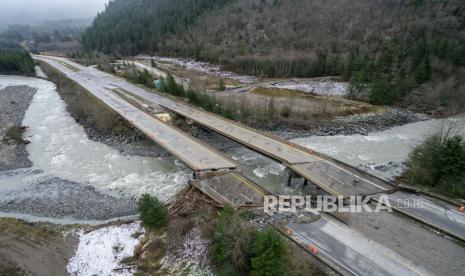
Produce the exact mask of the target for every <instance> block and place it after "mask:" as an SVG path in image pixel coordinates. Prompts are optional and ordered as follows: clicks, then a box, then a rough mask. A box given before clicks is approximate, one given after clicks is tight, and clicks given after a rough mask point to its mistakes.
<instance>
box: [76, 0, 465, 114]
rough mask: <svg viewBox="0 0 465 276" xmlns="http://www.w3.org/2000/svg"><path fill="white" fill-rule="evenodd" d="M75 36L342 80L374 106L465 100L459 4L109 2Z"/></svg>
mask: <svg viewBox="0 0 465 276" xmlns="http://www.w3.org/2000/svg"><path fill="white" fill-rule="evenodd" d="M82 40H83V45H84V47H85V49H87V50H98V51H103V52H107V53H113V54H119V55H132V54H138V53H149V54H151V53H156V54H161V55H171V56H184V57H193V58H196V59H200V60H206V61H213V62H219V63H222V64H223V65H224V66H225V67H227V68H229V69H231V70H234V71H237V72H241V73H246V74H254V75H259V76H267V77H289V76H296V77H314V76H326V75H340V76H342V77H343V78H344V79H346V80H350V81H351V82H352V84H353V86H352V87H353V89H352V90H351V92H352V93H351V94H350V95H349V96H351V97H353V98H366V99H368V100H370V101H371V102H374V103H379V104H393V103H396V104H406V105H410V104H412V103H415V105H416V106H419V107H421V106H428V105H431V106H432V107H433V108H439V109H441V108H442V109H444V105H446V106H449V104H450V103H453V104H456V103H454V102H452V101H449V100H447V101H446V102H444V98H447V99H449V98H454V99H455V98H457V99H459V100H460V96H463V95H464V94H465V87H464V84H463V80H459V78H460V74H461V72H462V71H461V70H463V69H461V67H463V66H465V2H464V1H463V0H289V1H284V0H217V1H215V0H171V1H170V0H115V1H113V2H110V4H109V5H108V8H107V9H106V11H105V12H103V13H102V14H100V15H99V16H97V18H96V19H95V20H94V23H93V26H92V27H91V28H90V29H88V31H87V32H86V33H85V34H84V35H83V39H82ZM451 89H453V90H454V91H455V92H454V93H459V94H458V95H455V94H454V93H452V94H454V95H449V94H450V92H451V91H450V90H451ZM457 91H458V92H457ZM428 93H429V94H428ZM448 93H449V94H448ZM425 96H427V98H425ZM444 96H447V97H444ZM464 98H465V97H464ZM425 100H427V101H425ZM463 101H465V100H463ZM463 101H462V102H463ZM428 108H429V109H431V107H428ZM455 112H458V111H455Z"/></svg>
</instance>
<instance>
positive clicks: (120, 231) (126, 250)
mask: <svg viewBox="0 0 465 276" xmlns="http://www.w3.org/2000/svg"><path fill="white" fill-rule="evenodd" d="M143 232H144V229H143V228H142V227H141V225H140V223H131V224H124V225H118V226H110V227H105V228H101V229H97V230H95V231H92V232H90V233H83V232H81V233H80V238H79V246H78V249H77V251H76V253H75V255H74V256H73V257H72V258H71V259H70V261H69V264H68V266H67V269H68V272H69V273H70V274H71V275H76V276H77V275H79V276H92V275H102V276H106V275H132V274H133V270H132V269H127V268H124V267H123V266H122V265H121V264H120V262H121V261H122V260H123V259H124V258H127V257H131V256H133V255H134V249H135V247H136V246H137V245H138V244H139V242H140V240H141V239H142V235H141V236H140V237H139V238H134V234H136V233H143Z"/></svg>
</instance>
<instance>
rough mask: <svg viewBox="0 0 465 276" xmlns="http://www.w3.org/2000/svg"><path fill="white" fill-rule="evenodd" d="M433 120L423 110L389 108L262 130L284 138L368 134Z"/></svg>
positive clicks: (263, 128)
mask: <svg viewBox="0 0 465 276" xmlns="http://www.w3.org/2000/svg"><path fill="white" fill-rule="evenodd" d="M429 119H432V118H431V117H430V116H428V115H426V114H422V113H415V112H412V111H409V110H406V109H399V108H386V110H383V111H380V112H377V113H365V114H357V115H351V116H344V117H337V118H334V119H323V120H309V121H307V122H305V123H303V124H292V123H291V125H288V124H285V123H284V124H281V125H279V126H277V127H275V128H272V129H268V128H266V126H265V127H263V126H262V130H264V131H267V132H270V133H271V134H273V135H276V136H278V137H281V138H283V139H287V140H290V139H296V138H302V137H309V136H335V135H356V134H360V135H368V134H370V133H372V132H379V131H384V130H387V129H390V128H392V127H396V126H402V125H405V124H410V123H415V122H420V121H425V120H429Z"/></svg>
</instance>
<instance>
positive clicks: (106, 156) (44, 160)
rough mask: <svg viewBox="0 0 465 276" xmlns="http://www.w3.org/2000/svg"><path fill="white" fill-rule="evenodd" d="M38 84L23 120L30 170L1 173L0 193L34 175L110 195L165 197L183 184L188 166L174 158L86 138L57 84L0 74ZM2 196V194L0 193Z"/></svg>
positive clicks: (12, 81)
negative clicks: (136, 153) (127, 150)
mask: <svg viewBox="0 0 465 276" xmlns="http://www.w3.org/2000/svg"><path fill="white" fill-rule="evenodd" d="M13 85H28V86H30V87H34V88H36V89H37V92H36V94H35V95H34V98H33V100H32V102H31V105H30V107H29V109H28V110H27V112H26V114H25V117H24V120H23V125H24V126H26V127H27V130H26V133H25V139H27V140H29V141H30V142H31V143H30V144H29V145H27V151H28V153H29V159H30V160H31V161H32V163H33V167H32V168H30V169H20V170H16V171H14V172H3V173H1V174H0V195H2V194H11V192H14V191H15V190H17V191H20V190H23V189H24V188H25V187H26V186H28V185H32V184H31V183H35V182H37V181H38V180H43V179H47V178H52V177H59V178H62V179H65V180H69V181H74V182H78V183H83V184H88V185H91V186H93V187H95V188H97V189H98V190H99V191H101V192H104V193H112V195H125V196H132V195H135V196H137V195H140V194H141V193H150V194H152V195H155V196H157V197H158V198H160V199H161V200H164V201H165V200H168V199H169V198H170V197H172V196H173V195H174V194H175V193H176V192H177V191H178V190H179V189H180V188H182V187H184V185H185V184H186V183H187V179H188V175H189V170H188V169H187V168H186V167H184V166H183V165H182V164H181V163H180V162H175V160H174V158H172V157H168V158H151V157H139V156H129V155H124V154H121V153H120V152H119V151H117V150H115V149H113V148H111V147H109V146H107V145H105V144H101V143H97V142H94V141H91V140H89V139H88V138H87V135H86V133H85V132H84V129H83V128H82V127H81V126H80V125H79V124H77V123H76V122H75V121H74V119H73V118H72V117H71V116H70V114H69V113H68V112H67V111H66V105H65V103H64V102H63V100H62V99H61V98H60V96H59V95H58V93H57V91H56V86H55V85H54V84H53V83H51V82H49V81H45V80H41V79H36V78H27V77H18V76H0V86H1V87H7V86H13ZM0 197H1V196H0Z"/></svg>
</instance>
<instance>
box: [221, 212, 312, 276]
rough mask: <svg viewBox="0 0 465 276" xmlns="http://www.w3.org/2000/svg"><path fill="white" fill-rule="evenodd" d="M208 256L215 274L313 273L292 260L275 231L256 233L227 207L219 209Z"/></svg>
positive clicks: (270, 275)
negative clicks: (210, 251) (214, 268)
mask: <svg viewBox="0 0 465 276" xmlns="http://www.w3.org/2000/svg"><path fill="white" fill-rule="evenodd" d="M295 252H296V253H297V254H307V253H305V252H298V251H297V250H296V251H295ZM212 253H213V261H214V263H215V264H216V266H217V268H218V272H219V273H218V274H219V275H254V276H259V275H267V276H273V275H276V276H278V275H312V274H313V272H315V270H314V269H313V268H311V267H307V266H303V267H299V265H300V264H296V263H294V262H293V261H292V260H293V258H294V257H295V256H293V255H292V254H291V253H290V251H289V250H288V245H287V244H286V242H285V240H284V239H283V238H282V236H281V234H279V233H278V232H277V231H276V230H274V229H272V228H267V229H265V230H262V231H258V230H256V229H255V228H252V226H251V225H249V224H248V223H247V222H246V221H245V220H243V219H242V218H241V216H240V215H239V214H238V213H237V212H236V211H234V210H233V209H232V208H229V207H226V208H224V209H223V210H221V212H220V215H219V216H218V218H217V220H216V222H215V227H214V233H213V238H212ZM295 258H298V257H295Z"/></svg>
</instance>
